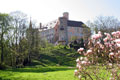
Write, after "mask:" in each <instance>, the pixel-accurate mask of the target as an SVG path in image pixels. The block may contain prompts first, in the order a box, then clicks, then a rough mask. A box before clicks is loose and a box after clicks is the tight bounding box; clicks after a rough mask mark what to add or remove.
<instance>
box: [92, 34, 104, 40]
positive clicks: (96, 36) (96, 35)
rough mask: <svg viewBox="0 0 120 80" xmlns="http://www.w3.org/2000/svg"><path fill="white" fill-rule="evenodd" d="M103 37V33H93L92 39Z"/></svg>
mask: <svg viewBox="0 0 120 80" xmlns="http://www.w3.org/2000/svg"><path fill="white" fill-rule="evenodd" d="M101 37H102V35H101V34H95V35H92V39H99V38H101Z"/></svg>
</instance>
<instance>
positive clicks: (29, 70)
mask: <svg viewBox="0 0 120 80" xmlns="http://www.w3.org/2000/svg"><path fill="white" fill-rule="evenodd" d="M73 69H74V68H69V67H66V68H63V67H55V68H54V67H43V68H19V69H11V70H7V71H12V72H33V73H44V72H53V71H65V70H73Z"/></svg>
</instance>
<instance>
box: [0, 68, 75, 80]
mask: <svg viewBox="0 0 120 80" xmlns="http://www.w3.org/2000/svg"><path fill="white" fill-rule="evenodd" d="M0 80H77V78H76V77H74V69H73V68H68V67H43V68H21V69H9V70H0Z"/></svg>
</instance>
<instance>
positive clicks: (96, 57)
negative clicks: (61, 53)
mask: <svg viewBox="0 0 120 80" xmlns="http://www.w3.org/2000/svg"><path fill="white" fill-rule="evenodd" d="M78 53H79V54H80V55H83V56H84V57H80V58H78V59H77V60H76V62H77V65H76V67H77V69H76V70H75V76H77V77H78V78H79V79H80V80H82V79H85V80H93V79H96V80H106V79H104V77H102V76H100V72H101V69H103V70H106V71H107V72H106V73H108V74H107V76H110V80H120V73H118V70H119V69H120V31H116V32H112V33H111V34H108V33H104V34H102V33H101V32H100V31H99V32H98V33H97V34H95V35H93V36H92V37H91V39H90V40H89V42H88V44H87V49H86V50H85V49H84V48H80V49H78ZM109 74H110V75H109Z"/></svg>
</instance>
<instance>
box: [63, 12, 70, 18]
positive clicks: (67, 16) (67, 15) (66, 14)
mask: <svg viewBox="0 0 120 80" xmlns="http://www.w3.org/2000/svg"><path fill="white" fill-rule="evenodd" d="M63 17H64V18H66V19H67V20H69V13H68V12H64V13H63Z"/></svg>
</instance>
